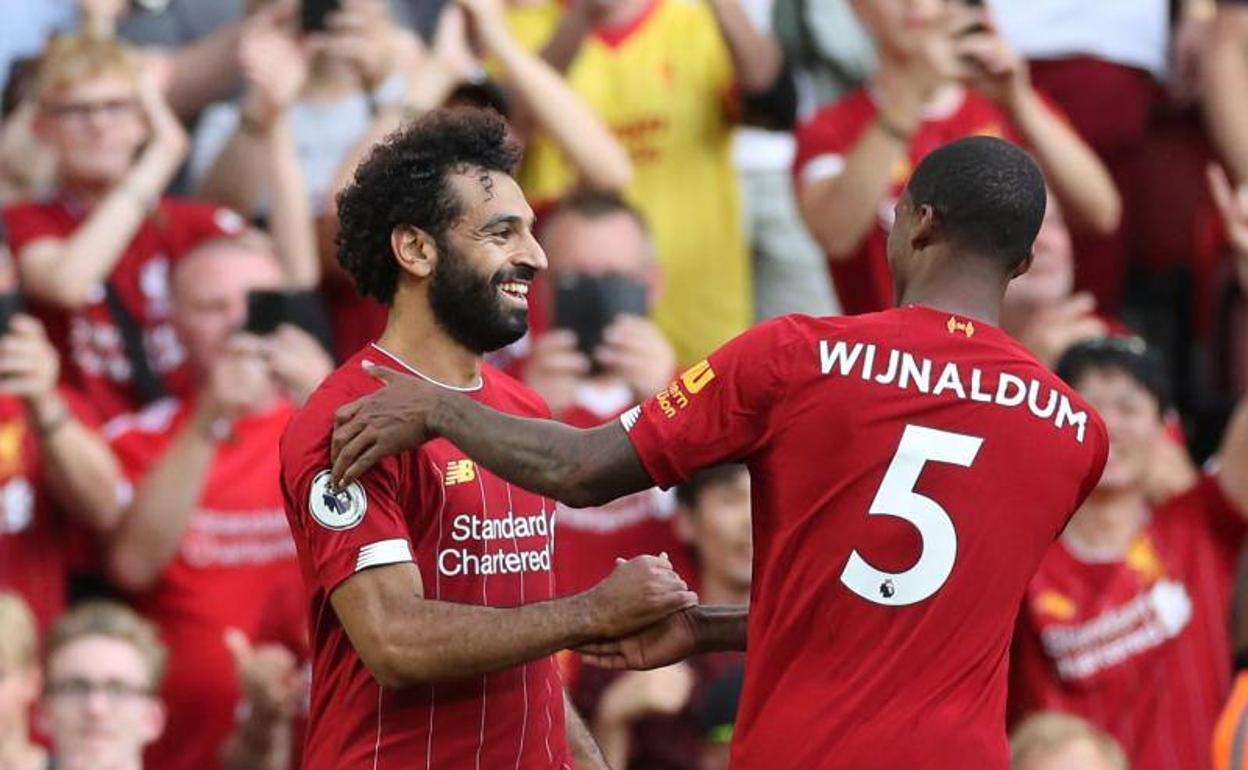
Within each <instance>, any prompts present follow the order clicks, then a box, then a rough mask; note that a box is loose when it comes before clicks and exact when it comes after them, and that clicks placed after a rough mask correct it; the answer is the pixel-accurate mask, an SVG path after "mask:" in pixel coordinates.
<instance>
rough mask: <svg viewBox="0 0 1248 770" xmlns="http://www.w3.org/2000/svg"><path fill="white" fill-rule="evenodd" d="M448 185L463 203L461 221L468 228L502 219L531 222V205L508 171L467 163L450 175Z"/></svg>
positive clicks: (530, 224)
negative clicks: (467, 164) (493, 169)
mask: <svg viewBox="0 0 1248 770" xmlns="http://www.w3.org/2000/svg"><path fill="white" fill-rule="evenodd" d="M450 184H451V188H452V189H453V190H454V191H455V193H456V195H458V196H459V200H460V203H461V204H462V205H461V210H462V216H461V221H462V222H463V223H464V224H465V225H467V226H468V227H469V228H472V229H476V228H480V227H484V226H487V225H489V224H490V223H491V222H496V221H501V220H513V221H520V222H524V223H526V224H528V225H529V226H530V227H531V226H532V224H533V220H534V214H533V207H532V206H530V205H529V202H528V200H526V199H525V197H524V192H523V191H522V190H521V189H520V185H519V184H517V183H516V180H515V179H513V178H512V177H511V175H510V174H506V173H503V172H501V171H487V170H485V169H482V168H479V167H476V166H466V167H464V168H461V169H457V170H456V171H455V172H454V173H453V174H451V175H450Z"/></svg>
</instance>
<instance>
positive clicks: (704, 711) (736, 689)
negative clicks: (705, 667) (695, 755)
mask: <svg viewBox="0 0 1248 770" xmlns="http://www.w3.org/2000/svg"><path fill="white" fill-rule="evenodd" d="M744 684H745V669H744V667H743V666H734V667H732V668H731V669H729V670H728V671H726V672H725V673H724V674H723V675H722V676H720V677H719V678H718V679H716V680H714V681H712V682H711V684H710V687H708V688H707V691H706V698H705V699H704V700H703V703H702V708H701V710H700V711H699V713H698V721H699V723H700V724H701V726H702V733H703V741H702V762H701V763H700V764H699V765H698V768H699V770H728V766H729V764H730V762H729V760H730V759H731V753H732V752H731V748H732V734H733V732H734V730H735V728H736V722H737V706H738V705H740V703H741V688H742V686H744Z"/></svg>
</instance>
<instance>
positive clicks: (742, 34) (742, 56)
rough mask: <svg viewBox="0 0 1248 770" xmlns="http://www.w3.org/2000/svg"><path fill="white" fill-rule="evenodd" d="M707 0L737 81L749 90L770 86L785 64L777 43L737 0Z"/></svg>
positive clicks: (755, 90)
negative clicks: (761, 28) (756, 25)
mask: <svg viewBox="0 0 1248 770" xmlns="http://www.w3.org/2000/svg"><path fill="white" fill-rule="evenodd" d="M710 4H711V10H712V11H714V13H715V20H716V21H718V22H719V29H720V32H721V33H722V34H723V36H724V40H725V42H727V43H728V51H729V53H730V54H731V56H732V64H733V68H734V70H735V72H736V80H737V83H739V84H740V86H741V88H742V89H744V90H745V92H746V93H750V94H753V93H762V92H764V91H766V90H767V89H769V88H771V86H772V85H773V84H774V83H775V82H776V78H778V77H779V76H780V72H781V69H782V68H783V66H784V55H783V54H782V53H781V51H780V46H779V45H778V44H777V43H776V41H775V40H774V39H772V38H771V37H770V36H768V35H766V34H764V33H763V32H761V31H759V30H758V28H757V27H755V26H754V23H753V22H752V21H751V20H750V17H749V16H747V15H746V13H745V9H744V8H742V7H741V3H740V2H739V0H710Z"/></svg>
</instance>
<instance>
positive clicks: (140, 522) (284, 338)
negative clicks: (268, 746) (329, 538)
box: [106, 223, 332, 770]
mask: <svg viewBox="0 0 1248 770" xmlns="http://www.w3.org/2000/svg"><path fill="white" fill-rule="evenodd" d="M307 227H308V228H309V229H310V223H309V224H307ZM278 250H279V251H280V250H281V248H280V245H279V249H278ZM303 256H304V259H305V260H306V261H309V262H311V261H314V259H315V255H314V254H312V253H305V254H304V255H303ZM288 285H289V284H288V279H287V277H286V276H284V274H283V269H282V266H281V264H280V262H279V260H278V259H277V258H276V257H275V256H274V254H273V252H272V250H270V249H267V248H264V245H263V244H258V243H256V242H255V241H254V239H247V238H244V239H234V240H219V241H215V242H212V243H208V244H204V245H202V246H200V247H199V248H197V249H196V250H195V251H193V252H192V253H191V254H189V255H187V256H186V257H185V258H184V259H183V260H182V261H181V262H180V263H179V264H178V266H177V267H176V269H175V272H174V278H173V301H174V302H173V304H174V319H173V320H174V323H175V326H176V329H177V332H178V334H179V337H180V338H181V339H182V340H183V341H184V343H185V345H186V348H187V351H188V354H189V360H190V363H191V368H192V372H193V378H194V381H195V383H196V392H195V394H194V395H193V396H191V397H189V398H185V399H174V398H170V399H165V400H162V401H159V402H156V403H154V404H152V405H151V406H150V407H148V408H147V409H145V410H143V411H142V412H139V413H137V414H134V415H125V416H122V417H119V418H117V419H115V420H114V421H113V422H111V423H110V424H109V425H108V426H107V427H106V433H107V435H108V437H109V439H110V441H111V443H112V446H113V449H114V451H115V452H116V453H117V456H118V458H119V459H120V460H121V463H122V465H123V467H124V469H125V472H126V474H127V476H128V477H129V478H130V479H131V480H132V483H133V495H132V500H131V501H130V503H129V505H128V506H127V508H126V511H125V513H124V515H123V518H122V521H121V524H120V525H119V527H118V529H117V532H116V534H115V535H114V537H113V538H111V540H110V543H109V552H108V565H109V572H110V575H111V576H112V578H113V579H114V581H115V582H116V583H117V584H118V585H119V586H120V587H122V588H123V589H125V590H127V591H129V592H130V593H132V594H133V595H134V597H135V602H136V605H137V606H138V607H139V608H141V609H142V610H143V611H144V613H145V614H147V615H148V616H149V617H151V618H152V619H153V620H154V621H155V622H156V623H157V625H158V626H159V627H160V630H161V634H162V636H163V638H164V639H165V641H166V643H168V645H169V647H170V650H171V653H172V658H171V660H172V665H171V667H170V672H169V677H168V679H167V680H166V682H165V688H164V691H163V692H164V698H165V702H166V704H167V706H168V709H169V726H168V729H167V730H166V732H165V734H164V736H163V737H162V739H161V740H160V741H159V742H158V743H157V744H156V745H155V746H154V747H153V748H152V750H151V753H150V755H149V760H150V761H151V762H152V764H153V765H154V766H158V767H161V768H169V769H170V770H176V769H177V768H186V769H187V770H206V769H207V768H215V767H218V762H219V755H220V752H221V750H222V746H223V744H224V743H225V740H226V738H227V737H228V736H229V734H230V732H231V730H232V726H233V717H234V709H235V704H236V702H237V701H238V698H239V691H238V686H237V683H236V680H235V676H234V662H233V660H232V658H231V652H230V649H228V648H227V646H226V643H225V642H224V641H223V639H224V633H225V631H226V629H227V628H236V629H238V630H239V631H241V632H242V633H243V634H244V635H245V636H246V637H247V638H256V636H257V632H258V630H259V627H260V623H261V620H262V619H263V613H264V612H265V610H266V607H267V606H268V601H269V592H270V591H272V590H274V588H275V587H276V586H278V585H289V584H290V583H289V580H290V579H292V576H295V575H297V573H298V565H297V562H296V559H295V547H294V542H293V541H292V540H291V538H290V532H289V529H288V528H287V525H286V520H285V515H284V514H283V512H282V498H281V491H280V488H279V485H278V453H277V442H278V438H279V437H280V436H281V433H282V431H283V430H284V429H285V427H286V423H287V421H288V420H289V418H290V415H291V414H292V413H293V411H294V409H295V407H296V405H298V404H299V403H302V401H303V400H304V399H306V398H307V396H308V394H310V393H311V391H312V390H313V389H314V388H315V387H316V386H317V385H318V384H319V383H320V381H321V379H322V378H323V377H324V375H325V374H327V373H328V372H329V371H330V369H331V367H332V363H331V361H330V358H329V356H328V354H326V353H325V352H324V351H323V350H322V349H321V348H320V347H319V345H318V343H317V342H316V341H315V340H314V339H313V338H312V337H311V336H310V335H308V334H307V333H306V332H303V331H302V330H300V329H297V328H295V327H293V326H289V325H284V326H282V327H281V328H280V329H279V330H278V331H277V332H276V333H275V334H273V335H271V336H267V337H257V336H253V335H251V334H247V333H241V332H239V331H238V330H239V329H240V328H242V327H243V325H244V323H245V322H247V323H248V324H249V325H250V321H249V319H248V305H249V303H248V294H249V292H253V291H263V290H270V291H271V290H280V289H282V288H283V287H286V286H288ZM251 320H254V319H251ZM284 579H285V580H284ZM296 621H298V619H296ZM299 625H300V626H301V625H302V623H299ZM290 633H291V634H292V635H294V636H298V634H299V630H298V629H296V630H292V631H290Z"/></svg>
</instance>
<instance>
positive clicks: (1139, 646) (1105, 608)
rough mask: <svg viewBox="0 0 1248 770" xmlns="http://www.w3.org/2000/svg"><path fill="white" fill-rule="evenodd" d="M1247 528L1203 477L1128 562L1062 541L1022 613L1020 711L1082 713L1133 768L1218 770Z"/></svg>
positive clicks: (1016, 707)
mask: <svg viewBox="0 0 1248 770" xmlns="http://www.w3.org/2000/svg"><path fill="white" fill-rule="evenodd" d="M1245 530H1246V525H1245V521H1244V513H1243V512H1242V511H1239V510H1238V509H1237V508H1236V506H1235V505H1234V504H1233V503H1232V502H1231V501H1230V500H1228V499H1227V498H1226V496H1225V494H1223V492H1222V489H1221V486H1220V485H1219V484H1218V482H1217V480H1216V478H1214V477H1209V476H1206V477H1204V478H1202V479H1201V481H1200V483H1199V484H1197V485H1196V487H1194V488H1193V489H1191V490H1190V491H1188V492H1186V493H1184V494H1182V495H1179V496H1178V497H1175V498H1173V499H1171V500H1169V501H1168V502H1166V503H1164V504H1163V505H1161V506H1159V507H1158V508H1156V509H1155V510H1154V511H1153V512H1152V516H1151V518H1150V520H1149V522H1148V524H1147V526H1146V527H1145V528H1144V529H1143V530H1142V531H1141V532H1140V534H1139V536H1138V537H1137V538H1136V540H1135V542H1134V543H1133V544H1132V546H1131V549H1130V550H1129V551H1128V553H1127V556H1126V558H1125V559H1111V560H1105V559H1099V560H1098V559H1097V558H1096V556H1095V555H1094V554H1085V553H1080V552H1079V550H1078V547H1077V546H1076V545H1075V544H1074V543H1071V542H1068V541H1067V539H1066V538H1062V539H1060V540H1059V541H1058V543H1056V544H1055V545H1054V546H1053V547H1052V548H1051V549H1050V550H1049V553H1048V555H1046V556H1045V557H1044V561H1042V562H1041V564H1040V569H1039V571H1038V572H1037V573H1036V576H1035V578H1034V579H1033V580H1032V581H1031V586H1030V588H1028V589H1027V598H1026V601H1025V602H1024V604H1023V609H1022V612H1021V613H1020V615H1019V622H1018V631H1017V633H1016V635H1015V641H1014V659H1013V667H1012V673H1011V677H1012V685H1013V686H1012V687H1011V691H1010V692H1011V706H1012V708H1011V711H1013V712H1014V713H1015V714H1016V715H1017V716H1019V717H1021V716H1024V715H1026V713H1028V712H1030V711H1034V710H1038V709H1056V710H1059V711H1068V712H1071V713H1074V714H1078V715H1080V716H1082V717H1084V718H1085V719H1087V720H1089V721H1091V722H1093V723H1094V724H1096V725H1098V726H1100V727H1101V728H1102V729H1104V730H1106V731H1107V732H1109V733H1111V734H1112V735H1113V736H1114V737H1115V738H1117V739H1118V741H1119V742H1121V743H1122V746H1123V748H1124V749H1125V750H1126V752H1127V755H1128V756H1129V757H1130V759H1131V767H1132V768H1135V770H1190V769H1191V768H1207V767H1209V766H1210V762H1211V759H1210V753H1209V752H1210V746H1211V742H1212V739H1213V728H1214V725H1215V723H1216V721H1217V718H1218V713H1219V711H1220V710H1221V708H1222V705H1223V704H1224V703H1225V702H1226V696H1227V694H1228V693H1229V691H1230V682H1231V657H1232V655H1231V644H1230V632H1229V629H1228V626H1227V621H1228V618H1229V617H1230V612H1231V594H1232V590H1233V579H1234V575H1235V568H1236V564H1237V563H1238V560H1239V556H1240V553H1241V552H1242V550H1243V544H1244V534H1245Z"/></svg>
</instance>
